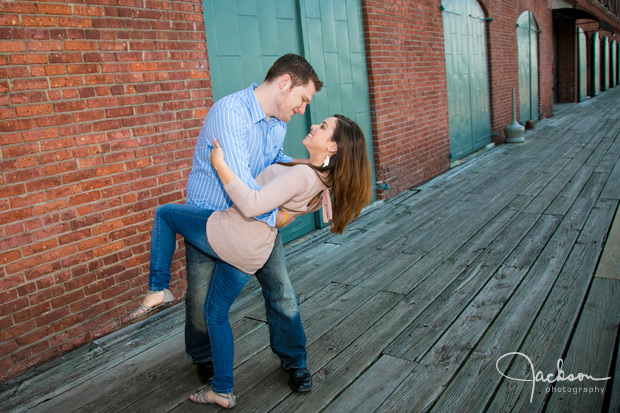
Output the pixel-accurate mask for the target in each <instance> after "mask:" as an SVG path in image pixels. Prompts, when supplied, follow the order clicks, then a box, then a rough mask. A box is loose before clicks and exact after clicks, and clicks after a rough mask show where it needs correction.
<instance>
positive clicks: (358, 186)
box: [310, 115, 372, 234]
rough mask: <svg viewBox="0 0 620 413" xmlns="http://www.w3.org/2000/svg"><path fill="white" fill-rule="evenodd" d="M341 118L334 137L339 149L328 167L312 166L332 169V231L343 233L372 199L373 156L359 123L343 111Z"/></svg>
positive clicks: (330, 180) (339, 116) (329, 184)
mask: <svg viewBox="0 0 620 413" xmlns="http://www.w3.org/2000/svg"><path fill="white" fill-rule="evenodd" d="M333 116H334V117H335V118H336V119H337V123H336V128H335V129H334V135H333V136H332V141H334V142H336V144H337V145H338V149H337V151H336V153H335V154H333V155H332V156H331V157H330V158H329V164H328V165H327V166H326V167H315V166H312V165H310V166H312V167H313V168H314V169H315V170H317V171H318V172H329V175H330V176H329V178H328V179H329V181H328V182H327V184H328V186H329V187H330V189H331V195H332V205H333V213H332V223H331V232H334V233H338V234H342V232H343V231H344V229H345V228H346V227H347V225H348V224H349V222H351V221H352V220H354V219H355V218H357V217H358V216H359V214H360V212H361V211H362V208H363V207H364V206H366V205H367V204H368V203H369V202H370V197H371V195H372V194H371V181H370V160H369V159H368V152H367V151H366V139H365V138H364V132H362V129H361V128H360V127H359V125H358V124H357V123H355V122H353V121H352V120H351V119H349V118H346V117H344V116H342V115H333Z"/></svg>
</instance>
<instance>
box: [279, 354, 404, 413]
mask: <svg viewBox="0 0 620 413" xmlns="http://www.w3.org/2000/svg"><path fill="white" fill-rule="evenodd" d="M414 367H415V363H413V362H411V361H408V360H403V359H401V358H398V357H392V356H388V355H383V356H381V358H380V359H379V360H378V361H377V362H376V363H374V364H373V365H372V366H371V367H370V368H369V369H368V370H367V371H366V372H365V373H364V374H363V375H362V376H361V377H360V378H358V379H357V380H355V382H353V384H352V385H351V386H349V387H348V388H347V389H346V391H345V392H344V393H342V394H341V395H340V396H338V398H336V400H334V401H333V402H332V403H331V404H330V405H329V406H327V408H326V409H325V410H324V412H333V413H341V412H353V411H356V410H357V409H360V411H364V412H371V411H374V410H375V409H377V408H378V407H379V406H380V405H381V403H383V401H384V400H385V399H387V398H388V397H389V395H390V393H391V392H392V391H393V389H394V388H395V387H396V386H397V385H398V384H400V383H401V382H402V381H403V380H404V379H405V378H406V377H407V376H408V375H410V374H411V371H412V370H413V368H414ZM281 411H286V410H281ZM288 411H292V410H288ZM296 411H297V410H296Z"/></svg>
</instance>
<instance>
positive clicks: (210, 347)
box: [149, 204, 307, 393]
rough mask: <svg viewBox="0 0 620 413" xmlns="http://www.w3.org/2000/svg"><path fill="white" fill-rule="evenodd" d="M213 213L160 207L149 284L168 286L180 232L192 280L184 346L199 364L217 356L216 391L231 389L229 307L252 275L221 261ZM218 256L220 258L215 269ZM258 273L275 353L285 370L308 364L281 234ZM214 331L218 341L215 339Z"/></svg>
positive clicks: (156, 212) (232, 345) (228, 391)
mask: <svg viewBox="0 0 620 413" xmlns="http://www.w3.org/2000/svg"><path fill="white" fill-rule="evenodd" d="M212 212H213V211H210V210H205V209H202V208H197V207H193V206H188V205H177V204H169V205H163V206H161V207H159V208H157V210H156V211H155V220H154V222H153V235H152V239H151V272H150V280H149V288H150V290H152V291H160V290H162V289H164V288H167V287H168V284H169V282H170V265H171V263H172V255H173V254H174V249H175V246H176V234H177V233H178V234H181V235H182V236H183V237H184V238H185V241H186V243H185V247H186V258H187V279H188V282H187V293H186V297H185V300H186V320H185V350H186V353H187V354H188V355H189V356H190V357H191V358H192V360H193V361H194V363H204V362H207V361H209V360H213V362H214V378H213V384H212V386H213V389H214V390H215V391H217V392H220V393H230V392H232V384H233V383H232V370H233V353H234V344H233V340H232V332H231V330H230V324H229V323H228V311H229V309H230V306H231V305H232V303H233V302H234V300H235V299H236V298H237V296H238V295H239V293H240V292H241V289H242V288H243V285H245V283H246V282H247V280H248V279H249V275H248V274H245V273H243V272H242V271H240V270H238V269H237V268H235V267H233V266H231V265H228V264H226V263H224V262H222V261H219V260H217V255H216V254H215V252H214V251H213V250H212V248H211V247H210V246H209V242H208V240H207V235H206V224H207V220H208V219H209V217H210V216H211V214H212ZM214 260H217V262H218V264H217V265H216V266H215V271H213V266H214ZM212 274H213V275H212ZM256 276H257V279H258V281H259V283H260V284H261V287H262V291H263V296H264V298H265V308H266V310H267V322H268V324H269V333H270V342H271V348H272V350H273V352H274V353H275V354H277V355H278V356H279V357H280V360H281V364H282V367H283V368H284V369H290V368H304V367H306V366H307V364H306V336H305V333H304V330H303V326H302V324H301V317H300V315H299V308H298V306H297V299H296V297H295V292H294V291H293V285H292V284H291V281H290V279H289V277H288V272H287V271H286V262H285V253H284V246H283V245H282V239H281V238H280V236H277V237H276V240H275V243H274V248H273V251H272V253H271V256H270V257H269V260H268V261H267V262H266V263H265V266H264V267H263V268H262V269H260V270H259V271H258V272H257V274H256ZM207 286H208V288H207ZM205 320H208V323H205ZM207 325H208V328H205V327H207ZM210 335H211V336H212V337H217V339H216V340H213V341H211V340H210V339H209V336H210Z"/></svg>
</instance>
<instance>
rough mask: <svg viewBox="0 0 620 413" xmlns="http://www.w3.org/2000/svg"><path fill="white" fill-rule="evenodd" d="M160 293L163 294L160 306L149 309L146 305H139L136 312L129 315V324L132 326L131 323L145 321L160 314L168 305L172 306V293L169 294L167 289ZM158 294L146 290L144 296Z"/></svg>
mask: <svg viewBox="0 0 620 413" xmlns="http://www.w3.org/2000/svg"><path fill="white" fill-rule="evenodd" d="M162 291H163V292H164V301H162V303H161V304H158V305H156V306H153V307H149V306H147V305H144V304H142V303H140V307H138V309H137V310H135V311H134V312H132V313H131V314H129V324H133V323H137V322H138V321H142V320H146V319H147V318H149V317H150V316H152V315H153V314H156V313H158V312H160V311H161V310H164V309H166V308H168V307H170V304H172V302H173V301H174V296H173V295H172V292H170V290H169V289H167V288H164V289H163V290H162ZM159 292H160V291H151V290H148V291H147V292H146V295H147V296H149V295H152V294H157V293H159Z"/></svg>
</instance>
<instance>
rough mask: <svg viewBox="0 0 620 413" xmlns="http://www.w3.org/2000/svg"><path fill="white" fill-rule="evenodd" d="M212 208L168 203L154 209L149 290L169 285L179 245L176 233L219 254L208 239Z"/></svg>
mask: <svg viewBox="0 0 620 413" xmlns="http://www.w3.org/2000/svg"><path fill="white" fill-rule="evenodd" d="M212 213H213V211H210V210H207V209H202V208H197V207H193V206H189V205H178V204H167V205H163V206H160V207H158V208H157V209H156V210H155V219H154V220H153V233H152V235H151V267H150V273H149V290H151V291H161V290H163V289H164V288H168V286H169V284H170V265H171V264H172V256H173V255H174V250H175V248H176V234H180V235H182V236H183V238H185V239H186V240H187V241H189V242H191V243H192V245H193V246H194V247H196V248H198V249H199V250H200V251H202V252H204V253H205V254H209V255H210V256H212V257H216V258H217V255H216V254H215V252H214V251H213V250H212V249H211V247H210V246H209V242H208V241H207V220H208V219H209V217H210V216H211V214H212Z"/></svg>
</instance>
